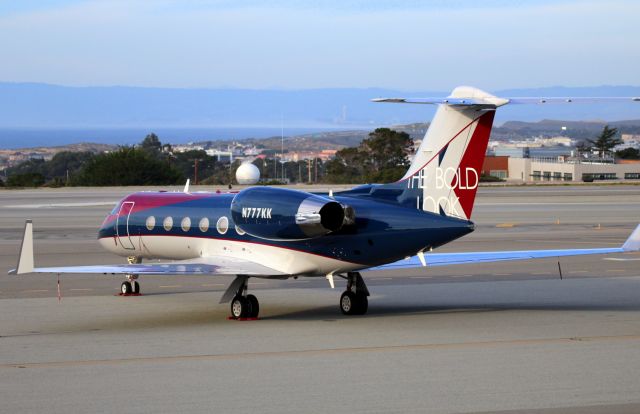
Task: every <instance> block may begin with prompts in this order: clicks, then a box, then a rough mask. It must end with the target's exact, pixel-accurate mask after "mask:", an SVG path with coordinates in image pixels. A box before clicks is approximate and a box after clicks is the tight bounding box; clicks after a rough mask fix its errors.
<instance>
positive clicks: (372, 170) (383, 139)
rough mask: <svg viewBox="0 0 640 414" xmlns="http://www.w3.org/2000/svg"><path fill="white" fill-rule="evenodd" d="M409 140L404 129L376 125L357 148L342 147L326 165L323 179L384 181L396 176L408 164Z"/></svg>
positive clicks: (339, 181)
mask: <svg viewBox="0 0 640 414" xmlns="http://www.w3.org/2000/svg"><path fill="white" fill-rule="evenodd" d="M412 148H413V140H412V139H411V137H410V136H409V134H407V133H406V132H397V131H394V130H391V129H389V128H378V129H376V130H375V131H373V132H372V133H370V134H369V137H368V138H366V139H364V140H363V141H362V142H361V143H360V145H359V146H358V147H357V148H344V149H342V150H340V151H338V152H337V153H336V157H335V158H334V159H333V160H331V161H329V162H328V163H327V165H326V176H325V181H326V182H332V183H355V182H363V181H364V182H377V183H385V182H392V181H396V180H398V179H400V178H401V177H402V175H403V174H404V173H405V172H406V171H407V168H409V158H408V154H410V153H411V149H412Z"/></svg>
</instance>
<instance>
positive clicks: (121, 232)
mask: <svg viewBox="0 0 640 414" xmlns="http://www.w3.org/2000/svg"><path fill="white" fill-rule="evenodd" d="M134 205H135V202H133V201H125V202H124V203H122V205H121V206H120V211H119V212H118V218H117V223H116V234H117V236H118V241H119V242H120V245H121V246H122V247H124V248H125V249H127V250H135V249H136V247H135V246H134V245H133V242H132V241H131V237H130V233H129V218H130V216H131V211H132V210H133V206H134Z"/></svg>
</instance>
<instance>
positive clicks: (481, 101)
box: [371, 97, 640, 108]
mask: <svg viewBox="0 0 640 414" xmlns="http://www.w3.org/2000/svg"><path fill="white" fill-rule="evenodd" d="M371 102H384V103H407V104H423V105H449V106H490V107H496V108H497V107H500V106H503V105H507V104H512V105H543V104H550V105H553V104H572V103H574V104H597V103H616V102H618V103H619V102H623V103H624V102H640V97H552V98H546V97H523V98H516V97H514V98H498V97H491V98H472V97H470V98H452V97H446V98H442V97H440V98H375V99H372V100H371Z"/></svg>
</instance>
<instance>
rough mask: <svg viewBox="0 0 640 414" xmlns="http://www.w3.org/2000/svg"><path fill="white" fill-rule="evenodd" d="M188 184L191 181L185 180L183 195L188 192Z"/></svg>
mask: <svg viewBox="0 0 640 414" xmlns="http://www.w3.org/2000/svg"><path fill="white" fill-rule="evenodd" d="M189 182H191V179H189V178H187V182H186V183H185V184H184V190H182V192H183V193H188V192H189Z"/></svg>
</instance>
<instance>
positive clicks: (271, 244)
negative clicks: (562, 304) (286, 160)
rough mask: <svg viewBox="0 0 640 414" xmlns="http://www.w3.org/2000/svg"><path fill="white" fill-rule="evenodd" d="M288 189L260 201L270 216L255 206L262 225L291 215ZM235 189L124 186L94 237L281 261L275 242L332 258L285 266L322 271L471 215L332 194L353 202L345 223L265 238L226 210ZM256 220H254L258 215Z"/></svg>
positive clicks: (407, 243)
mask: <svg viewBox="0 0 640 414" xmlns="http://www.w3.org/2000/svg"><path fill="white" fill-rule="evenodd" d="M297 193H301V192H297ZM240 194H241V193H240ZM288 194H289V193H288V192H287V191H284V192H282V191H281V192H278V193H276V194H275V195H276V197H272V198H271V201H269V200H265V202H264V203H263V204H264V205H267V204H268V207H269V208H270V209H271V210H269V211H268V213H269V217H266V213H265V211H267V210H266V209H265V210H263V211H262V213H260V212H258V219H261V220H263V222H264V223H265V226H266V225H270V226H278V225H285V222H286V221H287V220H288V219H289V218H290V217H291V214H292V211H289V210H291V208H289V207H287V206H290V204H289V203H287V200H286V198H287V197H288ZM302 194H309V193H302ZM236 196H237V194H234V193H193V194H185V193H171V192H141V193H135V194H131V195H129V196H127V197H126V198H124V199H123V200H122V201H120V203H118V205H117V206H116V207H115V208H114V209H113V211H112V212H111V214H110V215H109V216H108V217H107V218H106V219H105V221H104V223H103V225H102V227H101V228H100V230H99V233H98V238H99V239H100V241H101V243H102V245H103V246H105V248H107V249H109V250H110V251H113V252H114V253H116V254H119V255H122V256H139V257H145V258H163V259H185V258H190V257H189V256H190V255H191V257H193V258H195V257H199V256H203V255H207V254H216V255H219V254H225V252H227V251H228V252H229V254H233V255H234V256H235V257H240V258H241V257H242V252H243V251H245V247H246V248H247V249H249V248H253V249H254V250H256V249H258V248H260V249H262V250H261V251H264V249H273V252H274V256H273V257H274V260H276V261H277V260H280V261H281V260H283V259H277V257H278V256H277V254H276V253H277V252H276V250H287V251H289V252H290V253H291V252H293V254H294V255H295V254H296V253H299V254H300V255H301V256H305V257H309V256H308V255H311V256H316V257H318V258H321V259H322V258H323V259H331V260H329V262H331V264H327V267H326V268H325V267H323V266H322V265H318V264H317V263H316V264H315V265H314V266H315V267H314V266H307V267H305V266H295V265H291V266H289V267H287V268H285V270H284V271H285V272H287V273H290V274H294V273H295V272H303V273H307V274H308V273H316V274H322V273H324V272H325V271H326V269H327V268H331V269H333V270H330V271H343V270H344V271H348V270H353V269H362V268H366V267H371V266H376V265H380V264H385V263H390V262H394V261H397V260H400V259H403V258H405V257H407V256H412V255H415V254H416V253H417V252H419V251H421V250H429V249H431V248H436V247H438V246H441V245H443V244H446V243H448V242H450V241H452V240H455V239H457V238H459V237H461V236H464V235H465V234H468V233H470V232H472V231H473V229H474V225H473V223H472V222H470V221H467V220H460V219H456V218H452V217H447V216H441V215H437V214H433V213H428V212H424V211H422V210H418V209H415V208H409V207H407V206H404V205H399V204H396V203H390V202H387V201H384V200H374V199H371V198H363V197H358V196H340V195H337V196H335V197H333V198H331V200H335V201H336V202H338V203H340V204H342V205H346V206H349V207H351V208H352V211H353V213H354V216H355V220H354V223H352V225H350V226H345V227H344V228H341V229H340V230H338V231H335V232H331V233H329V234H325V235H322V236H318V237H308V238H304V237H301V238H296V239H292V240H286V239H273V238H264V237H257V236H256V235H252V234H249V233H250V232H249V233H248V232H246V231H244V229H243V228H242V227H238V226H236V223H235V222H234V220H233V217H232V213H231V206H232V202H233V200H234V197H236ZM325 197H326V196H325ZM274 198H275V199H274ZM258 207H260V206H258ZM260 214H262V216H260ZM255 223H257V224H256V225H259V223H260V221H258V220H256V221H255ZM160 240H162V242H160ZM196 241H198V242H199V243H200V244H197V243H196ZM203 243H208V244H207V245H211V244H212V243H213V244H215V246H216V247H215V251H214V253H211V251H213V250H212V249H213V248H210V247H206V246H205V244H203ZM225 243H226V244H225ZM185 244H186V245H187V248H188V249H187V248H185ZM227 245H228V246H229V248H228V249H227V248H226V247H225V246H227ZM203 246H205V247H203ZM218 246H221V247H218ZM219 252H222V253H219ZM263 254H264V253H263ZM287 260H290V259H287ZM336 263H344V264H345V266H344V269H342V268H341V269H334V268H335V267H336ZM287 269H290V270H287ZM300 269H303V270H300Z"/></svg>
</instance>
